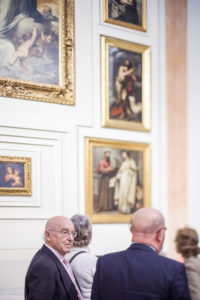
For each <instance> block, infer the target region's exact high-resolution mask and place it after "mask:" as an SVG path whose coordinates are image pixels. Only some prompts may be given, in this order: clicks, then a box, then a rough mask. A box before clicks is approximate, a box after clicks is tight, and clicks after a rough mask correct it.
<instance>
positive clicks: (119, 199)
mask: <svg viewBox="0 0 200 300" xmlns="http://www.w3.org/2000/svg"><path fill="white" fill-rule="evenodd" d="M122 158H123V162H122V164H121V166H120V168H119V171H118V172H117V175H116V183H115V195H114V199H115V204H116V205H117V206H118V210H119V212H121V213H123V214H129V213H131V211H132V210H133V208H134V205H135V199H136V184H137V170H138V168H137V166H136V162H135V160H134V159H133V158H131V157H130V153H129V152H128V151H123V152H122Z"/></svg>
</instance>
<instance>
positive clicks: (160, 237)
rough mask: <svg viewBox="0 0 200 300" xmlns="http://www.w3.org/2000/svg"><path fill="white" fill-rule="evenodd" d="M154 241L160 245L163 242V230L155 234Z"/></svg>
mask: <svg viewBox="0 0 200 300" xmlns="http://www.w3.org/2000/svg"><path fill="white" fill-rule="evenodd" d="M156 241H157V242H158V243H159V244H160V243H162V242H163V230H159V231H158V232H157V233H156Z"/></svg>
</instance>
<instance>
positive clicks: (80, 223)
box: [71, 215, 92, 247]
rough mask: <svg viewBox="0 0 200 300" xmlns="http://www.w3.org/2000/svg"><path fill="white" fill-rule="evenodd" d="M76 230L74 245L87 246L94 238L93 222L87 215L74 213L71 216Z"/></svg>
mask: <svg viewBox="0 0 200 300" xmlns="http://www.w3.org/2000/svg"><path fill="white" fill-rule="evenodd" d="M71 221H72V222H73V224H74V228H75V231H76V237H75V239H74V247H86V246H88V245H89V243H90V242H91V239H92V224H91V223H90V219H89V217H88V216H86V215H74V216H73V217H71Z"/></svg>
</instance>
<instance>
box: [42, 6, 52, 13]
mask: <svg viewBox="0 0 200 300" xmlns="http://www.w3.org/2000/svg"><path fill="white" fill-rule="evenodd" d="M42 12H43V14H47V13H52V9H51V7H50V6H48V5H44V6H43V10H42Z"/></svg>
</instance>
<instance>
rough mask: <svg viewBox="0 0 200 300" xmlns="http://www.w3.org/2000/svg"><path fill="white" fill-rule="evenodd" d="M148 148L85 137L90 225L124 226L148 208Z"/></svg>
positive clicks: (129, 143) (138, 144) (146, 145)
mask: <svg viewBox="0 0 200 300" xmlns="http://www.w3.org/2000/svg"><path fill="white" fill-rule="evenodd" d="M150 173H151V170H150V145H149V144H144V143H132V142H124V141H116V140H115V141H114V140H107V139H96V138H89V137H87V138H85V180H86V182H85V183H86V195H85V199H86V201H85V207H86V213H87V214H88V215H90V217H91V220H92V222H93V223H127V222H129V220H130V218H131V215H132V213H133V212H134V211H136V210H137V209H139V208H141V207H148V206H150Z"/></svg>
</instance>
